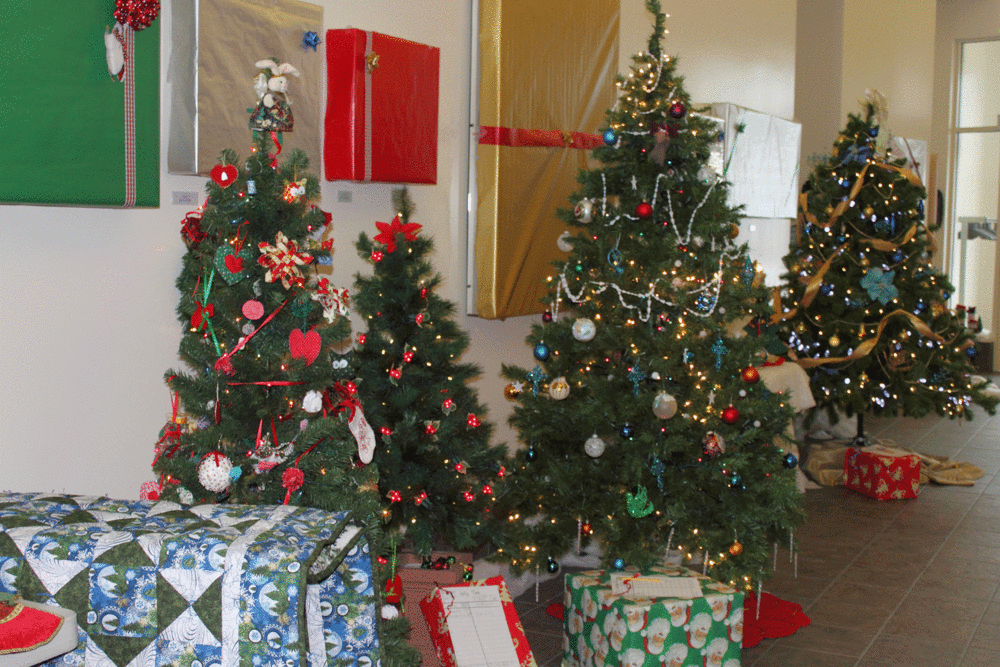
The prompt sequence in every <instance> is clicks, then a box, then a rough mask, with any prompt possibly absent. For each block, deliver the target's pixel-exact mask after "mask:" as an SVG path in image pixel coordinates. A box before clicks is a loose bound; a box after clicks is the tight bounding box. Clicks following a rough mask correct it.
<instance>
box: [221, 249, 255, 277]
mask: <svg viewBox="0 0 1000 667" xmlns="http://www.w3.org/2000/svg"><path fill="white" fill-rule="evenodd" d="M251 261H253V250H252V249H251V248H250V247H249V246H244V247H242V248H240V249H239V250H237V249H235V248H233V247H232V246H230V245H229V244H228V243H224V244H222V245H220V246H219V247H218V248H217V249H216V251H215V261H214V262H213V264H214V266H215V272H216V273H218V274H219V275H220V276H222V279H223V280H225V281H226V284H227V285H235V284H236V283H238V282H240V281H241V280H243V279H244V278H246V275H247V274H246V269H247V264H248V263H250V262H251Z"/></svg>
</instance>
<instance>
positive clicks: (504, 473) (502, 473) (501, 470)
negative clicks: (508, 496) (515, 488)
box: [497, 466, 507, 477]
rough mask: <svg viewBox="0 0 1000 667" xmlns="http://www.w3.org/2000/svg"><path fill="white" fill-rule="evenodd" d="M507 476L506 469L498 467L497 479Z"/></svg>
mask: <svg viewBox="0 0 1000 667" xmlns="http://www.w3.org/2000/svg"><path fill="white" fill-rule="evenodd" d="M506 475H507V468H505V467H503V466H500V470H498V471H497V477H505V476H506Z"/></svg>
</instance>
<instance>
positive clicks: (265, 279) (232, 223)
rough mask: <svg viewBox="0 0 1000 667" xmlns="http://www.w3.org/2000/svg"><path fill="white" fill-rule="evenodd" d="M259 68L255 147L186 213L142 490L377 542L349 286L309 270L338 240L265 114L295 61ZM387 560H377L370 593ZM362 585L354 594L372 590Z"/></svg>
mask: <svg viewBox="0 0 1000 667" xmlns="http://www.w3.org/2000/svg"><path fill="white" fill-rule="evenodd" d="M257 66H258V67H260V68H262V71H261V75H260V78H259V79H258V81H257V84H258V85H257V88H256V90H257V92H258V95H259V97H260V104H259V105H258V107H257V109H256V110H255V112H254V114H253V115H252V116H251V121H250V128H251V129H253V130H255V132H254V138H253V146H252V148H251V154H250V156H249V157H248V158H247V159H246V160H242V159H240V158H239V157H238V156H237V154H236V153H235V152H234V151H232V150H226V151H224V152H223V155H222V158H221V162H220V164H218V165H216V167H215V168H213V169H212V171H211V181H209V182H208V184H207V189H208V199H207V201H206V203H205V205H204V206H203V207H202V208H201V209H199V210H198V211H196V212H194V213H191V214H189V215H188V216H187V218H186V219H185V221H184V222H183V228H182V235H183V237H184V241H185V243H186V245H187V247H188V251H187V253H186V254H185V255H184V259H183V267H182V270H181V274H180V276H179V277H178V279H177V287H178V289H179V290H180V293H181V299H180V303H179V305H178V308H177V312H178V315H179V319H180V320H181V322H183V324H184V329H185V330H184V335H183V338H182V340H181V343H180V349H179V354H180V358H181V360H182V361H183V362H185V364H186V366H187V368H186V369H184V370H171V371H168V373H167V374H166V377H167V383H168V385H169V388H170V391H171V395H172V401H173V414H172V417H171V420H170V421H169V422H168V423H167V425H166V427H164V429H163V431H162V432H161V434H160V439H159V441H158V442H157V443H156V447H155V459H154V461H153V468H154V470H155V471H156V472H157V473H158V479H157V481H155V482H152V483H147V484H146V485H144V489H143V496H144V498H150V499H157V498H163V499H169V500H174V501H179V502H182V503H199V504H200V503H236V504H251V505H281V504H285V505H289V504H291V505H298V506H304V507H313V508H319V509H324V510H330V511H348V512H349V513H350V515H349V516H350V518H351V520H352V521H353V522H354V523H355V524H357V525H359V526H362V527H363V530H364V533H365V536H366V538H367V541H368V544H369V545H370V549H371V550H372V551H373V553H376V554H377V553H382V552H383V551H387V549H388V546H387V545H386V544H385V542H384V541H383V540H384V535H383V533H382V531H381V528H380V511H381V506H380V500H379V497H378V486H377V470H376V468H375V467H374V466H368V465H365V463H367V462H369V461H371V456H372V447H373V446H374V438H373V435H372V433H371V429H370V427H368V425H367V422H366V421H365V418H364V411H363V406H362V405H361V403H360V401H359V399H358V396H357V392H356V390H355V385H354V384H353V383H352V382H351V381H350V379H349V371H348V370H347V369H349V367H350V363H349V360H348V356H347V355H344V354H341V352H340V351H341V350H343V349H347V348H349V343H350V335H351V325H350V321H349V319H348V317H347V314H348V311H347V305H348V302H347V293H346V291H340V290H337V289H334V288H332V287H331V286H330V284H329V282H328V280H326V279H325V278H320V277H319V276H318V273H317V270H316V267H317V265H319V264H326V263H329V262H328V260H329V258H330V250H331V249H332V241H328V240H327V241H319V240H317V238H316V237H317V236H319V235H320V234H321V233H322V232H323V231H324V229H325V228H326V226H327V224H328V223H329V217H328V216H327V215H326V214H324V213H323V211H321V210H320V209H319V208H317V207H316V206H314V205H313V204H311V203H310V202H311V201H313V200H315V199H316V198H317V196H318V195H319V183H318V181H317V179H316V178H315V177H314V176H312V175H310V174H308V173H307V169H308V166H309V162H308V158H307V157H306V155H305V153H303V152H302V151H301V150H297V149H296V150H293V151H291V152H290V153H288V155H287V158H285V159H284V160H283V161H280V162H279V160H278V155H279V154H280V153H281V144H280V141H281V136H282V135H280V134H279V133H278V130H282V131H288V130H290V129H291V124H292V122H293V121H292V118H291V116H290V115H289V114H287V113H281V114H278V115H280V116H281V118H282V124H281V125H280V126H277V125H275V124H274V122H273V121H274V118H275V117H276V115H275V114H276V112H277V111H278V110H283V109H284V107H282V105H281V104H279V103H278V101H277V100H276V97H275V96H276V94H277V93H276V91H280V93H281V94H282V98H281V101H284V100H285V97H284V96H285V94H286V93H287V82H286V81H283V79H284V74H285V73H292V72H291V69H294V68H291V69H289V68H284V71H278V70H280V69H282V68H283V67H284V66H281V67H276V64H275V63H274V62H273V61H260V62H258V63H257ZM275 79H282V81H277V82H275ZM261 84H263V85H261ZM272 151H273V152H272ZM386 570H387V568H382V569H381V570H378V569H377V570H376V575H377V576H376V581H375V582H374V583H375V586H376V588H375V589H374V590H376V591H381V590H382V586H383V585H384V581H385V577H386V574H387V572H386ZM355 583H357V584H358V586H359V587H358V589H357V590H358V592H359V595H360V592H361V591H362V589H363V588H365V586H366V585H368V582H355ZM352 585H353V584H352ZM358 603H359V604H361V605H362V606H363V605H365V604H370V601H364V600H362V599H361V597H358ZM345 609H347V606H345ZM345 613H352V614H353V613H354V612H353V611H352V612H345ZM383 626H384V627H381V628H380V631H379V637H378V642H379V645H380V647H379V648H378V649H376V651H375V653H374V654H373V655H372V660H376V659H378V658H381V659H382V660H383V662H384V663H385V662H388V663H390V664H394V665H402V664H415V663H416V662H417V661H418V657H417V656H416V654H415V652H414V651H413V650H412V649H411V648H410V647H408V646H406V645H405V643H404V642H403V639H402V634H403V632H405V629H406V624H405V622H402V621H400V622H391V623H387V624H383ZM357 657H358V658H359V659H360V658H361V657H362V656H357Z"/></svg>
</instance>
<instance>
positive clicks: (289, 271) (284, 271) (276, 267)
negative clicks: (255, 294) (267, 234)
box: [257, 232, 313, 289]
mask: <svg viewBox="0 0 1000 667" xmlns="http://www.w3.org/2000/svg"><path fill="white" fill-rule="evenodd" d="M257 248H258V249H259V250H260V252H261V256H260V257H258V258H257V263H258V264H260V265H261V266H262V267H264V268H265V269H267V273H266V274H264V282H268V283H273V282H275V281H276V280H280V281H281V285H282V287H284V288H285V289H290V288H291V286H292V285H293V284H294V285H295V286H296V287H302V285H304V284H305V278H304V277H303V276H302V271H301V270H300V269H299V267H300V266H305V265H306V264H308V263H310V262H311V261H312V259H313V258H312V255H310V254H308V253H304V252H302V253H300V252H299V247H298V244H296V243H295V241H289V240H288V237H287V236H285V235H284V234H283V233H282V232H278V233H277V234H275V242H274V245H271V244H270V243H267V242H266V241H261V242H260V243H259V244H258V245H257Z"/></svg>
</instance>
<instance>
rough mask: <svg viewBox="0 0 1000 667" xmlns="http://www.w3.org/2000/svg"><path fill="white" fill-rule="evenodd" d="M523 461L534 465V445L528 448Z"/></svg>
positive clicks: (536, 454) (535, 451) (535, 453)
mask: <svg viewBox="0 0 1000 667" xmlns="http://www.w3.org/2000/svg"><path fill="white" fill-rule="evenodd" d="M524 460H525V461H527V462H528V463H534V462H535V461H537V460H538V450H537V449H535V447H534V445H532V446H531V447H528V449H527V450H526V451H525V452H524Z"/></svg>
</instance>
